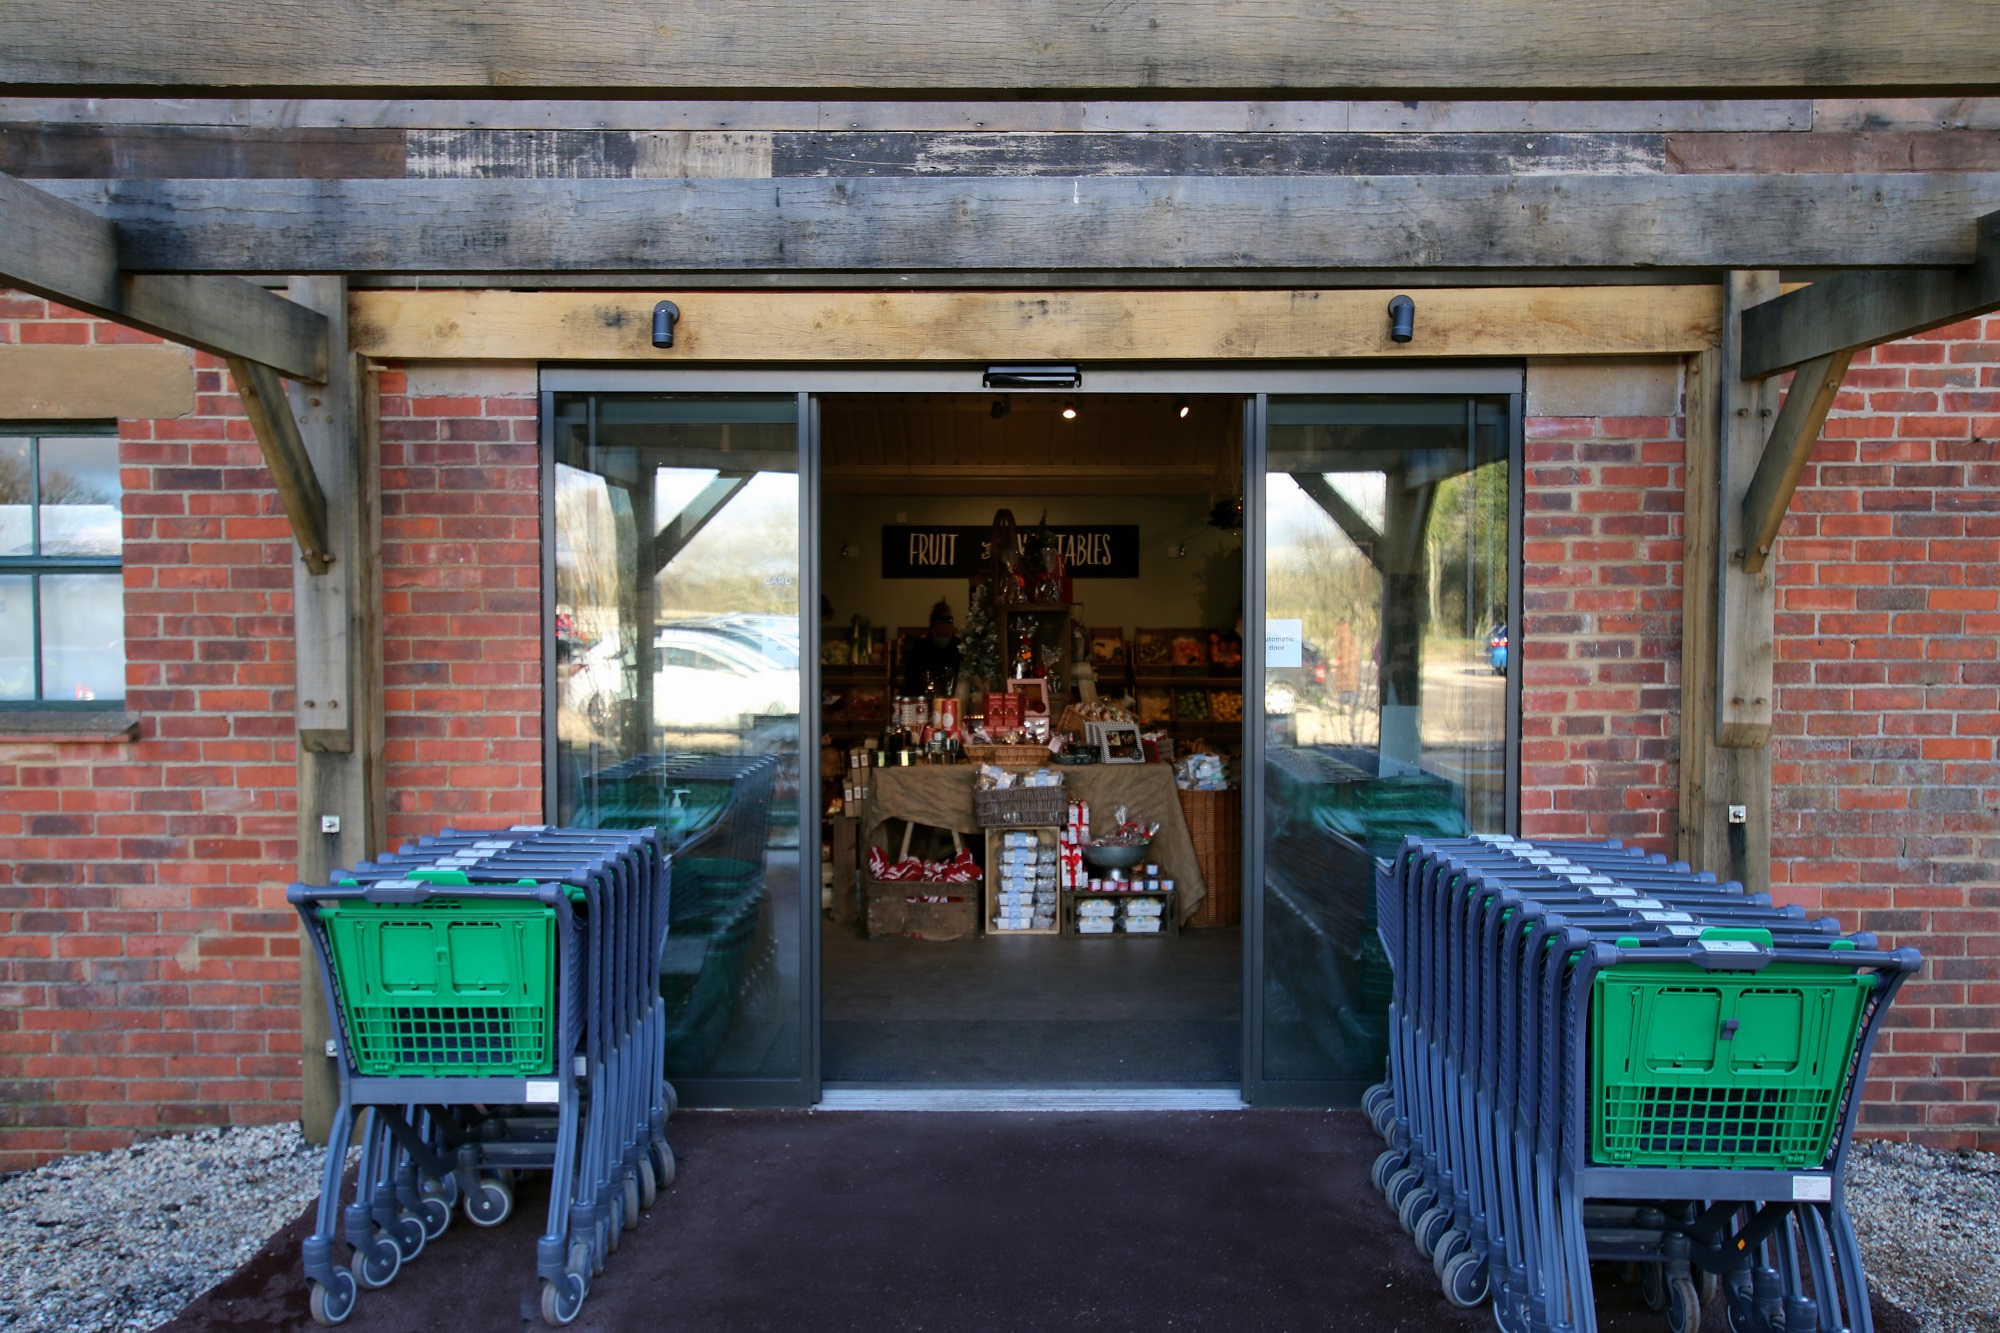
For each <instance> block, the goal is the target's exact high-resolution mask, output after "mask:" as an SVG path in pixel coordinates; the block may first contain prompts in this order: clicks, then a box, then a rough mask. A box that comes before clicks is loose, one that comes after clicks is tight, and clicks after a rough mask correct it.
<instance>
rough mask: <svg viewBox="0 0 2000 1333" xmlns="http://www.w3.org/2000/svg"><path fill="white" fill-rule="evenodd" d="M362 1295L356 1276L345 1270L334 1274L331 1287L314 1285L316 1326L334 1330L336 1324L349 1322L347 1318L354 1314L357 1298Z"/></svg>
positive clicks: (313, 1303)
mask: <svg viewBox="0 0 2000 1333" xmlns="http://www.w3.org/2000/svg"><path fill="white" fill-rule="evenodd" d="M360 1294H361V1289H360V1287H358V1286H356V1285H355V1282H354V1274H352V1273H350V1272H348V1271H347V1270H346V1269H344V1268H337V1269H335V1270H334V1272H333V1282H332V1284H331V1285H322V1284H320V1283H318V1282H315V1283H313V1284H312V1296H311V1303H312V1317H313V1322H314V1323H316V1324H324V1325H326V1326H327V1327H328V1328H332V1327H333V1326H334V1325H335V1324H344V1323H346V1322H347V1316H349V1315H351V1314H353V1313H354V1300H355V1297H356V1296H358V1295H360Z"/></svg>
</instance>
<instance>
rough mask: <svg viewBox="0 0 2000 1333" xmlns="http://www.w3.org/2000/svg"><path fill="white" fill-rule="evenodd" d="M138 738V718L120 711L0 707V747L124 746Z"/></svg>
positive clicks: (135, 714)
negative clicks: (58, 745) (48, 745)
mask: <svg viewBox="0 0 2000 1333" xmlns="http://www.w3.org/2000/svg"><path fill="white" fill-rule="evenodd" d="M138 739H139V715H138V714H137V713H129V712H126V711H125V710H124V709H122V708H105V709H96V708H90V709H84V708H0V745H18V744H27V743H33V744H41V745H47V744H50V743H54V744H64V743H68V744H73V745H125V744H130V743H131V742H133V741H136V740H138Z"/></svg>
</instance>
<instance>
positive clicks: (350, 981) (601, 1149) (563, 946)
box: [289, 827, 674, 1325]
mask: <svg viewBox="0 0 2000 1333" xmlns="http://www.w3.org/2000/svg"><path fill="white" fill-rule="evenodd" d="M669 877H670V864H669V856H668V850H667V848H666V847H665V846H664V845H663V843H662V841H661V839H660V837H659V836H658V835H657V834H656V833H655V832H654V831H653V830H651V829H642V830H638V831H633V832H625V831H613V830H577V829H554V828H544V827H523V828H514V829H509V830H506V831H504V832H474V833H460V832H454V831H452V830H449V829H447V830H445V831H444V832H443V833H441V834H439V835H438V836H437V837H435V838H425V839H423V840H422V841H421V842H420V843H418V844H415V845H407V846H405V847H404V848H403V849H402V850H401V851H400V852H398V853H397V854H395V855H393V856H386V857H384V858H382V860H381V861H379V862H375V863H369V862H363V863H362V864H360V865H358V866H356V867H355V868H354V869H353V870H351V871H347V872H343V873H340V874H336V875H334V876H333V877H332V879H333V883H332V884H331V885H330V886H327V887H317V886H310V885H304V884H294V885H293V886H292V887H291V890H290V895H289V896H290V899H291V902H292V903H293V904H294V905H295V906H296V907H297V908H298V910H299V914H300V916H301V917H303V918H304V921H305V925H306V929H307V933H308V935H309V936H310V938H311V940H312V942H313V945H314V951H315V953H316V955H317V956H318V959H319V964H320V974H321V977H322V979H323V981H324V983H325V987H326V992H327V998H328V1008H329V1011H330V1012H331V1013H332V1014H333V1015H335V1016H336V1021H335V1024H334V1032H335V1038H334V1041H333V1043H332V1049H333V1052H334V1054H335V1055H336V1056H337V1057H338V1059H337V1063H338V1067H339V1071H340V1103H339V1107H338V1109H337V1110H336V1112H335V1116H334V1122H333V1128H332V1134H331V1139H330V1141H331V1142H332V1143H334V1144H344V1143H348V1142H350V1141H351V1138H352V1136H353V1135H354V1132H355V1129H356V1126H357V1122H358V1125H359V1130H360V1145H361V1161H360V1167H359V1170H358V1172H357V1175H356V1180H355V1185H354V1190H353V1194H352V1197H351V1198H348V1199H347V1200H346V1203H345V1206H344V1207H343V1206H342V1200H343V1195H344V1191H343V1187H342V1166H343V1154H341V1153H339V1152H331V1153H329V1154H328V1155H327V1166H326V1175H325V1179H324V1181H323V1183H322V1186H321V1192H320V1201H319V1210H318V1215H317V1219H316V1222H315V1225H314V1227H313V1231H312V1234H311V1236H309V1237H308V1238H307V1240H306V1242H305V1247H304V1248H305V1271H306V1277H307V1279H308V1281H309V1283H310V1284H311V1291H312V1313H313V1317H314V1318H315V1319H317V1320H318V1321H319V1322H320V1323H322V1324H337V1323H340V1322H341V1321H342V1320H344V1319H346V1318H347V1317H348V1315H349V1314H351V1313H352V1312H353V1309H354V1305H355V1299H356V1294H357V1286H365V1287H371V1288H373V1287H380V1286H383V1285H385V1284H387V1283H388V1282H390V1281H391V1280H393V1279H394V1278H395V1277H396V1275H397V1272H398V1270H399V1269H400V1268H401V1267H402V1266H403V1265H404V1264H405V1263H407V1262H409V1261H410V1260H412V1259H415V1258H416V1257H417V1255H418V1254H419V1253H420V1252H421V1251H422V1250H423V1248H424V1243H425V1241H426V1240H430V1239H434V1238H435V1237H436V1236H437V1235H438V1234H439V1233H440V1232H442V1231H443V1230H444V1229H445V1227H446V1226H447V1225H449V1224H450V1222H451V1218H452V1213H453V1211H454V1209H455V1208H459V1207H462V1208H463V1210H464V1212H465V1215H466V1217H467V1218H468V1219H469V1220H470V1221H471V1222H473V1223H474V1224H475V1225H479V1226H496V1225H498V1224H499V1223H500V1222H502V1221H504V1220H505V1219H506V1217H507V1216H508V1214H509V1213H510V1212H511V1211H512V1209H513V1187H514V1182H515V1179H516V1177H517V1176H518V1175H519V1173H521V1172H524V1171H537V1172H546V1173H547V1175H548V1180H549V1205H548V1220H547V1224H546V1226H545V1227H544V1229H543V1231H542V1234H541V1238H540V1240H539V1241H538V1243H537V1245H536V1249H535V1269H536V1272H537V1274H538V1275H539V1277H540V1279H541V1288H542V1315H543V1317H544V1318H545V1319H547V1320H548V1322H550V1323H551V1324H557V1325H562V1324H567V1323H569V1322H570V1321H571V1320H573V1319H574V1318H576V1315H577V1312H578V1311H579V1309H580V1308H581V1307H582V1304H583V1300H584V1297H585V1295H586V1294H587V1293H588V1291H589V1288H590V1282H591V1278H592V1277H593V1276H595V1275H596V1274H597V1273H598V1272H600V1271H601V1270H602V1268H603V1265H604V1260H605V1256H606V1255H607V1254H608V1253H610V1252H611V1251H612V1250H614V1249H616V1248H617V1246H618V1239H619V1233H620V1232H621V1231H623V1230H624V1229H625V1228H628V1227H630V1226H632V1225H634V1224H635V1223H636V1221H637V1219H638V1213H639V1210H640V1209H641V1208H643V1207H647V1206H649V1205H650V1204H651V1203H652V1199H653V1194H654V1191H655V1190H656V1189H658V1188H660V1187H661V1186H664V1185H666V1184H668V1183H670V1182H671V1181H672V1179H673V1174H674V1159H673V1154H672V1152H671V1151H670V1150H669V1149H668V1147H667V1142H666V1137H665V1125H666V1119H667V1116H668V1115H669V1114H670V1113H671V1111H672V1109H673V1091H672V1089H671V1087H670V1086H668V1084H667V1083H666V1081H665V1079H664V1076H663V1070H662V1065H661V1053H662V1048H663V1042H664V1037H665V1014H664V1010H663V1006H662V1003H661V999H660V987H659V969H660V958H661V954H662V951H663V948H664V946H665V943H666V938H667V930H668V921H669V913H670V909H671V899H670V895H669V891H668V890H669ZM341 1241H344V1242H345V1244H346V1245H347V1247H349V1249H350V1251H351V1253H350V1255H349V1262H348V1263H346V1264H344V1265H343V1264H341V1263H339V1262H337V1259H336V1253H337V1249H336V1247H337V1245H338V1243H339V1242H341Z"/></svg>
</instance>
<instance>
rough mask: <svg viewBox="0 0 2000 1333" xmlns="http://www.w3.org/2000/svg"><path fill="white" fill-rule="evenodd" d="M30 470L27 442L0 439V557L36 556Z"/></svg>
mask: <svg viewBox="0 0 2000 1333" xmlns="http://www.w3.org/2000/svg"><path fill="white" fill-rule="evenodd" d="M33 469H34V454H33V452H32V450H31V448H30V445H29V443H28V441H27V440H25V439H19V438H15V437H13V436H4V437H0V555H33V554H34V553H35V528H34V511H33V509H31V508H30V506H31V505H33V504H34V503H35V476H34V470H33Z"/></svg>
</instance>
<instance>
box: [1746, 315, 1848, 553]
mask: <svg viewBox="0 0 2000 1333" xmlns="http://www.w3.org/2000/svg"><path fill="white" fill-rule="evenodd" d="M1853 359H1854V353H1852V352H1845V351H1843V352H1833V353H1830V354H1829V355H1826V356H1822V357H1819V358H1817V359H1815V360H1812V361H1809V362H1807V363H1806V364H1805V365H1803V366H1801V367H1800V368H1799V373H1798V374H1797V375H1796V376H1794V377H1793V379H1792V387H1791V390H1790V391H1789V392H1788V393H1786V395H1785V405H1784V406H1783V407H1781V408H1779V409H1778V419H1777V422H1776V423H1775V424H1774V425H1773V426H1772V427H1771V438H1770V439H1769V440H1767V441H1766V442H1765V444H1764V454H1763V457H1762V458H1761V459H1759V460H1758V463H1757V472H1756V475H1755V476H1753V477H1752V478H1751V479H1750V489H1749V490H1748V491H1747V492H1745V494H1744V496H1743V528H1742V532H1743V535H1744V546H1743V551H1742V555H1741V557H1740V559H1741V560H1742V562H1743V572H1744V573H1746V574H1756V573H1759V572H1761V571H1762V570H1763V568H1764V562H1765V561H1766V560H1768V559H1769V558H1770V555H1771V548H1772V547H1773V546H1776V545H1777V542H1778V529H1779V528H1780V527H1782V526H1783V525H1784V522H1785V511H1786V510H1788V509H1790V508H1791V505H1792V493H1793V492H1794V491H1796V490H1798V488H1799V476H1800V474H1802V473H1803V472H1804V471H1805V470H1806V461H1807V460H1808V459H1809V458H1811V457H1812V450H1813V445H1815V444H1817V443H1818V442H1819V432H1820V428H1821V427H1822V426H1824V425H1825V424H1826V414H1827V413H1828V412H1830V411H1832V410H1833V400H1834V399H1835V398H1837V397H1839V396H1840V381H1841V379H1842V378H1843V377H1845V376H1846V374H1847V363H1848V362H1850V361H1852V360H1853ZM1731 554H1732V555H1734V554H1735V552H1731Z"/></svg>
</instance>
